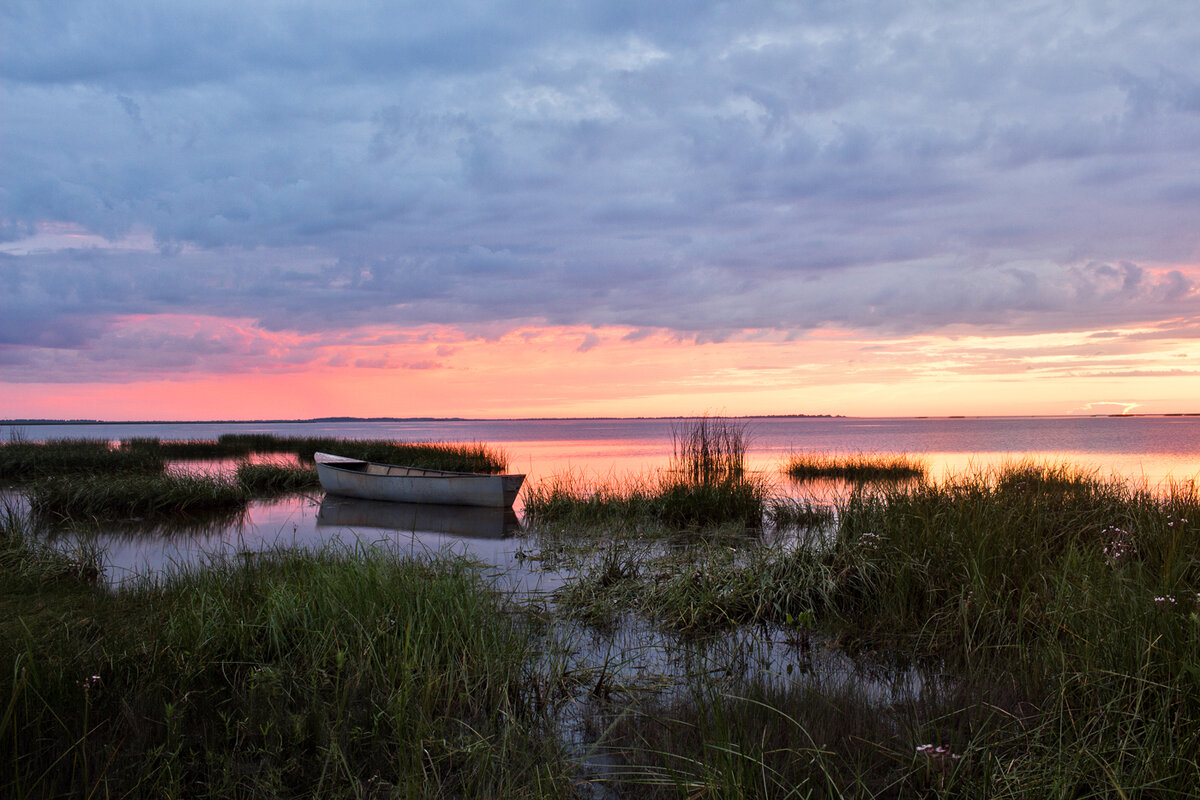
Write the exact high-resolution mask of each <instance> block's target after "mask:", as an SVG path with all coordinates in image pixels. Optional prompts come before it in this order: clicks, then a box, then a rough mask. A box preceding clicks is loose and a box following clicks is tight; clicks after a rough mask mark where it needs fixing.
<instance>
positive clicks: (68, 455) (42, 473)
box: [0, 439, 166, 483]
mask: <svg viewBox="0 0 1200 800" xmlns="http://www.w3.org/2000/svg"><path fill="white" fill-rule="evenodd" d="M165 467H166V459H165V457H163V456H162V455H161V454H159V453H155V452H149V451H143V450H126V449H123V448H114V447H112V446H111V445H110V444H109V442H107V441H103V440H97V439H56V440H53V441H49V442H25V441H15V442H7V443H2V444H0V481H11V482H13V483H27V482H29V481H32V480H37V479H39V478H45V477H48V476H53V475H129V474H136V475H153V474H156V473H161V472H162V471H163V469H164V468H165Z"/></svg>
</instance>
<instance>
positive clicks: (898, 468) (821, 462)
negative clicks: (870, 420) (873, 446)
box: [783, 453, 927, 481]
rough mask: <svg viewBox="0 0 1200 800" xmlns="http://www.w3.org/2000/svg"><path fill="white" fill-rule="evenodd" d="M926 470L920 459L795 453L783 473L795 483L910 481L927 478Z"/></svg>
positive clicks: (871, 455)
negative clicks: (839, 480)
mask: <svg viewBox="0 0 1200 800" xmlns="http://www.w3.org/2000/svg"><path fill="white" fill-rule="evenodd" d="M926 469H927V468H926V465H925V463H924V462H923V461H921V460H920V459H919V458H917V457H915V456H911V455H906V454H901V453H892V454H879V453H854V454H849V455H846V454H838V453H792V454H791V455H789V456H788V457H787V459H786V460H785V462H784V465H783V472H784V473H785V474H786V475H788V476H789V477H791V478H793V479H795V480H815V479H819V478H836V479H841V480H848V481H895V480H910V479H913V478H923V477H925V474H926Z"/></svg>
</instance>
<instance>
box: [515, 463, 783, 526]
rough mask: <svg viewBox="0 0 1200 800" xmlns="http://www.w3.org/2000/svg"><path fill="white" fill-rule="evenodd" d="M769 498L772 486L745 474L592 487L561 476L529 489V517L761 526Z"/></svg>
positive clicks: (564, 521) (589, 522) (540, 521)
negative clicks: (698, 480)
mask: <svg viewBox="0 0 1200 800" xmlns="http://www.w3.org/2000/svg"><path fill="white" fill-rule="evenodd" d="M766 500H767V489H766V487H765V486H764V485H763V484H762V483H760V482H756V481H753V480H748V479H745V478H740V479H738V478H734V479H725V480H721V481H718V482H712V483H692V482H690V481H687V480H682V479H680V478H679V477H678V476H676V475H667V476H658V477H655V478H643V479H640V480H639V479H628V480H626V481H625V482H624V483H615V482H610V483H607V484H604V485H601V486H599V487H590V486H588V485H587V484H586V483H584V482H583V481H582V480H580V479H579V478H577V477H572V476H557V477H554V478H550V479H547V480H545V481H542V482H540V483H537V484H534V485H532V486H530V487H529V488H528V489H526V494H525V515H526V518H527V519H528V520H529V521H530V522H531V523H532V524H535V525H545V526H557V527H560V528H594V527H597V526H626V527H635V528H646V527H647V526H653V527H659V528H661V529H662V531H663V532H664V533H670V532H672V531H677V530H679V529H688V528H691V529H695V528H711V527H715V526H722V525H736V526H740V527H743V528H749V529H758V528H761V527H762V521H763V511H764V508H765V503H766Z"/></svg>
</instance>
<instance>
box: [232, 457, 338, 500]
mask: <svg viewBox="0 0 1200 800" xmlns="http://www.w3.org/2000/svg"><path fill="white" fill-rule="evenodd" d="M234 478H235V480H236V481H237V483H238V484H239V485H241V486H242V487H244V488H245V490H246V491H247V492H250V493H251V494H254V495H259V496H261V495H272V494H286V493H289V492H302V491H305V490H306V489H312V488H314V487H317V486H320V483H321V482H320V480H319V479H318V477H317V471H316V469H314V468H313V467H301V466H296V465H294V464H277V463H267V462H261V463H257V464H254V463H251V462H249V461H243V462H241V463H239V464H238V465H237V472H236V473H235V475H234Z"/></svg>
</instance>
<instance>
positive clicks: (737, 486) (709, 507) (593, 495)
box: [525, 417, 769, 531]
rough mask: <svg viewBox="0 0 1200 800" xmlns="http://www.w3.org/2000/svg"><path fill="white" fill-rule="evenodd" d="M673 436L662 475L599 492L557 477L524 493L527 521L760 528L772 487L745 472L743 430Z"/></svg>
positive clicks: (723, 424) (717, 423) (698, 424)
mask: <svg viewBox="0 0 1200 800" xmlns="http://www.w3.org/2000/svg"><path fill="white" fill-rule="evenodd" d="M672 435H673V438H674V441H675V452H674V456H673V458H672V462H671V466H670V468H669V469H668V470H666V471H665V472H662V473H659V474H657V475H653V476H649V477H633V478H627V479H625V480H624V481H608V482H606V483H604V484H601V485H599V486H592V485H589V484H588V483H587V482H586V481H585V480H583V479H582V478H581V477H580V476H577V475H559V476H555V477H552V478H550V479H548V480H546V481H543V482H541V483H540V484H538V485H534V486H530V487H529V488H528V489H526V495H525V514H526V516H527V518H528V519H529V520H530V521H532V522H534V523H536V524H544V525H558V526H568V527H570V526H581V527H596V526H614V525H615V526H622V527H642V528H644V527H646V526H658V527H661V528H663V529H666V530H668V531H670V530H679V529H696V528H711V527H715V526H727V525H736V526H739V527H742V528H748V529H755V530H757V529H759V528H761V527H762V523H763V513H764V509H765V507H766V503H767V499H768V495H769V487H768V486H767V484H766V483H765V482H764V481H763V480H761V479H760V478H757V477H755V476H752V475H750V474H749V473H748V472H747V471H746V468H745V454H746V442H745V438H744V429H743V428H742V427H741V426H739V425H736V424H734V423H731V422H729V421H727V420H721V419H714V418H710V417H702V418H700V419H698V420H695V421H693V422H692V423H691V427H688V428H677V429H675V430H673V431H672Z"/></svg>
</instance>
